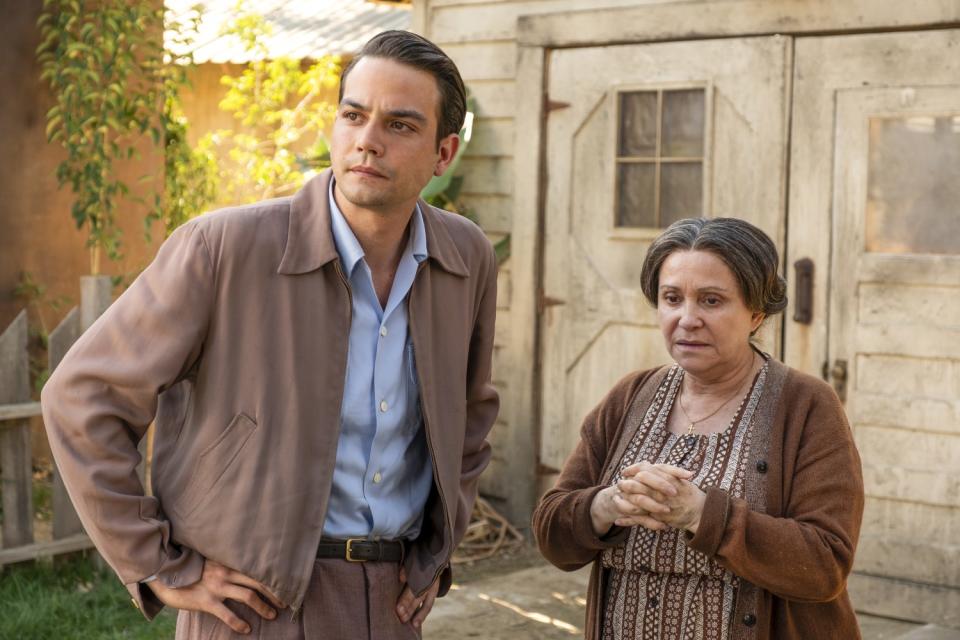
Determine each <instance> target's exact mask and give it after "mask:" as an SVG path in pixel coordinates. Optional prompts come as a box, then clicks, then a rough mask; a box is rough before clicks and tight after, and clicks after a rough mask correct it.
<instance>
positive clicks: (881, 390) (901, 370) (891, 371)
mask: <svg viewBox="0 0 960 640" xmlns="http://www.w3.org/2000/svg"><path fill="white" fill-rule="evenodd" d="M857 389H859V390H861V391H864V392H872V393H878V394H886V395H916V396H922V397H924V398H938V399H943V400H956V399H960V362H958V361H956V360H946V359H942V358H912V357H909V356H887V355H879V354H878V355H872V354H868V355H862V354H861V355H859V356H857Z"/></svg>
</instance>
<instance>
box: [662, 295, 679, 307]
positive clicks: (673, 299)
mask: <svg viewBox="0 0 960 640" xmlns="http://www.w3.org/2000/svg"><path fill="white" fill-rule="evenodd" d="M663 299H664V300H666V301H667V304H677V303H678V302H680V296H676V295H673V294H672V293H668V294H667V295H665V296H663Z"/></svg>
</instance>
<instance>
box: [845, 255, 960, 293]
mask: <svg viewBox="0 0 960 640" xmlns="http://www.w3.org/2000/svg"><path fill="white" fill-rule="evenodd" d="M857 269H858V270H859V273H860V279H861V281H864V282H886V283H889V284H927V285H940V286H944V287H960V256H934V255H928V256H919V255H916V254H911V255H902V256H893V255H889V254H878V253H863V254H861V255H860V258H859V263H858V266H857Z"/></svg>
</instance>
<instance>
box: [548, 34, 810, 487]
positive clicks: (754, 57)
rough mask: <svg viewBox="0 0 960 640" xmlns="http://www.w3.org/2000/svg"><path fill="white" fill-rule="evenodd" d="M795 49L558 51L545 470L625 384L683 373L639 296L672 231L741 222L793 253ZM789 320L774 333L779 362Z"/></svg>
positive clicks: (726, 45) (759, 43) (774, 45)
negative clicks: (647, 266) (696, 223)
mask: <svg viewBox="0 0 960 640" xmlns="http://www.w3.org/2000/svg"><path fill="white" fill-rule="evenodd" d="M790 51H791V46H790V39H789V38H785V37H779V36H772V37H759V38H743V39H736V40H734V39H725V40H705V41H698V42H671V43H660V44H644V45H622V46H609V47H595V48H578V49H566V50H556V51H552V52H550V53H549V56H550V58H549V61H548V71H547V84H548V87H547V93H548V98H549V101H550V102H549V105H550V109H549V111H548V115H547V116H546V117H547V118H548V120H547V124H546V144H547V153H546V168H547V176H546V194H545V215H546V222H545V229H544V233H545V237H544V243H545V246H544V257H545V265H544V273H543V285H544V296H543V298H542V308H543V313H542V314H541V330H542V334H541V335H542V349H541V358H542V360H541V367H542V396H541V400H542V433H541V450H540V460H541V462H542V463H543V464H544V465H546V466H547V467H548V468H552V469H559V468H560V467H561V466H562V464H563V461H564V459H565V458H566V456H567V455H568V454H569V453H570V451H572V449H573V447H574V445H575V444H576V441H577V438H578V433H579V426H580V423H581V421H582V420H583V417H584V416H585V415H586V414H587V413H588V411H589V410H590V409H591V408H592V407H593V406H594V405H596V403H597V402H598V401H599V400H600V399H601V398H602V397H603V395H604V394H605V393H606V392H607V390H609V389H610V387H611V386H612V385H613V384H614V383H615V382H616V380H618V379H619V378H620V377H621V376H623V375H624V374H626V373H628V372H629V371H632V370H636V369H642V368H647V367H652V366H655V365H658V364H662V363H666V362H668V361H669V356H668V354H667V352H666V349H665V348H664V346H663V340H662V338H661V336H660V332H659V330H658V328H657V326H656V320H655V313H654V310H653V309H652V307H650V306H649V305H648V304H647V302H646V301H645V300H644V298H643V296H642V294H641V292H640V288H639V287H640V268H641V264H642V261H643V257H644V254H645V252H646V249H647V247H648V246H649V244H650V241H651V240H652V239H653V238H654V237H656V235H657V234H658V233H659V232H660V231H661V230H662V228H664V227H666V226H667V225H669V223H670V222H672V221H674V220H676V219H679V218H684V217H691V216H700V215H708V216H736V217H741V218H744V219H747V220H750V221H751V222H753V223H755V224H757V225H758V226H760V227H761V228H763V229H764V230H765V231H766V232H767V233H769V234H770V235H771V236H772V237H773V238H774V239H775V240H776V242H777V243H778V245H779V246H780V247H781V248H782V246H783V238H784V232H785V225H784V201H785V173H786V172H785V136H786V128H787V125H786V123H787V112H788V104H787V101H788V99H789V98H788V96H789V87H790ZM778 326H779V325H778V323H777V322H774V323H771V326H769V327H767V328H766V329H765V330H764V332H763V333H762V335H761V340H762V342H763V345H764V347H765V348H766V349H767V350H769V351H771V352H774V353H775V354H778V352H779V344H778V339H777V336H779V330H778Z"/></svg>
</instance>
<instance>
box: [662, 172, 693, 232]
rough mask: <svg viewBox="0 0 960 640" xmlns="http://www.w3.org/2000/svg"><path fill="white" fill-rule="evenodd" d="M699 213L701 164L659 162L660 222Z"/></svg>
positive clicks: (667, 223) (690, 216)
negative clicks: (660, 163)
mask: <svg viewBox="0 0 960 640" xmlns="http://www.w3.org/2000/svg"><path fill="white" fill-rule="evenodd" d="M701 215H703V164H702V163H700V162H675V163H664V164H662V165H660V226H662V227H668V226H670V225H671V224H672V223H674V222H676V221H677V220H681V219H683V218H698V217H700V216H701Z"/></svg>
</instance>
